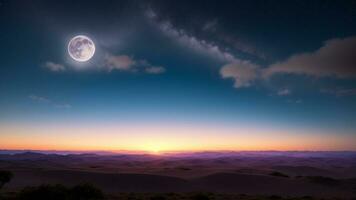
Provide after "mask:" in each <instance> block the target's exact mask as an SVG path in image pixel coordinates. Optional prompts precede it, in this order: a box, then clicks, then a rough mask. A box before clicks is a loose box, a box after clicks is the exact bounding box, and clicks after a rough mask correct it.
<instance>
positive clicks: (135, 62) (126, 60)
mask: <svg viewBox="0 0 356 200" xmlns="http://www.w3.org/2000/svg"><path fill="white" fill-rule="evenodd" d="M101 68H102V69H105V70H106V71H108V72H111V71H113V70H119V71H129V72H144V73H147V74H162V73H164V72H165V71H166V69H165V68H164V67H162V66H155V65H152V64H151V63H149V62H148V61H147V60H140V59H134V58H133V57H132V56H128V55H111V54H107V55H106V57H105V62H104V65H102V66H101Z"/></svg>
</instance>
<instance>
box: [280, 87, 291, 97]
mask: <svg viewBox="0 0 356 200" xmlns="http://www.w3.org/2000/svg"><path fill="white" fill-rule="evenodd" d="M291 94H292V91H291V90H290V89H287V88H284V89H280V90H278V91H277V95H278V96H288V95H291Z"/></svg>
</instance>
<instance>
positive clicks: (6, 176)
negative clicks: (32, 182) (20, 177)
mask: <svg viewBox="0 0 356 200" xmlns="http://www.w3.org/2000/svg"><path fill="white" fill-rule="evenodd" d="M13 176H14V175H13V174H12V172H10V171H0V189H1V188H2V187H3V186H4V185H5V184H6V183H8V182H10V180H11V179H12V177H13Z"/></svg>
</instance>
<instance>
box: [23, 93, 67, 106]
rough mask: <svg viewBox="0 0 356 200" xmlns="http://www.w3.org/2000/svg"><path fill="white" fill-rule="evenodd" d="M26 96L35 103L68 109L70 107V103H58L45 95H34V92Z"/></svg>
mask: <svg viewBox="0 0 356 200" xmlns="http://www.w3.org/2000/svg"><path fill="white" fill-rule="evenodd" d="M28 98H30V99H31V100H32V101H34V102H36V103H40V104H48V105H51V106H53V107H55V108H62V109H69V108H71V107H72V106H71V105H70V104H60V103H57V102H54V101H52V100H51V99H49V98H47V97H43V96H38V95H34V94H31V95H29V96H28Z"/></svg>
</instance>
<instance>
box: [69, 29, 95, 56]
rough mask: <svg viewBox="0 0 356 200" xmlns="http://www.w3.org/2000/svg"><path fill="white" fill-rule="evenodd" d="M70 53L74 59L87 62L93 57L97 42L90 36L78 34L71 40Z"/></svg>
mask: <svg viewBox="0 0 356 200" xmlns="http://www.w3.org/2000/svg"><path fill="white" fill-rule="evenodd" d="M68 53H69V55H70V57H72V58H73V59H74V60H76V61H79V62H86V61H88V60H90V59H91V58H92V57H93V55H94V53H95V44H94V42H93V41H92V40H91V39H90V38H89V37H87V36H84V35H78V36H75V37H74V38H72V39H71V40H70V41H69V44H68Z"/></svg>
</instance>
